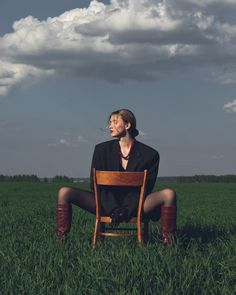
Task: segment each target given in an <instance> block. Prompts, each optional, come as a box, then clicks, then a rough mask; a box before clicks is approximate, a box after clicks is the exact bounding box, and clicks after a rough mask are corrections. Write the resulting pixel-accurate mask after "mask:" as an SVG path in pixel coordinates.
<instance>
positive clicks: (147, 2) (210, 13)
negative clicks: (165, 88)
mask: <svg viewBox="0 0 236 295" xmlns="http://www.w3.org/2000/svg"><path fill="white" fill-rule="evenodd" d="M233 16H234V17H233ZM234 19H236V1H233V0H226V1H220V0H202V1H197V0H188V1H187V0H178V1H176V0H163V1H158V0H112V1H111V3H110V4H107V5H105V4H103V3H101V2H98V1H91V3H90V5H89V7H88V8H83V9H79V8H78V9H73V10H71V11H67V12H65V13H63V14H62V15H60V16H58V17H54V18H48V19H47V20H45V21H39V20H38V19H36V18H34V17H32V16H28V17H26V18H23V19H20V20H18V21H16V22H14V24H13V32H12V33H9V34H6V35H4V36H2V37H1V38H0V95H5V94H7V92H8V91H9V90H10V89H11V88H12V87H14V86H15V85H19V84H24V83H25V81H26V80H29V78H30V79H32V78H33V79H35V78H36V79H38V78H40V77H43V76H45V75H51V74H59V75H65V76H67V77H68V76H69V75H71V76H77V77H82V78H96V79H104V80H108V81H120V80H125V79H134V80H150V79H157V78H158V77H159V76H160V75H161V74H162V73H163V72H165V71H170V70H178V69H185V68H190V67H206V66H209V65H212V66H217V67H219V68H220V67H221V66H222V65H230V66H232V64H233V63H235V60H236V59H235V58H236V24H235V23H234V21H233V20H234ZM231 73H232V75H233V76H234V75H235V72H234V71H231ZM227 74H228V73H227ZM228 75H229V74H228ZM228 79H229V78H228ZM221 80H222V81H224V77H221ZM232 81H235V80H232Z"/></svg>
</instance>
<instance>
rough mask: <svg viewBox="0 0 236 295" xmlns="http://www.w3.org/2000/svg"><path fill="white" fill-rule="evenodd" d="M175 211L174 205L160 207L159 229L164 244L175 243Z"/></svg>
mask: <svg viewBox="0 0 236 295" xmlns="http://www.w3.org/2000/svg"><path fill="white" fill-rule="evenodd" d="M176 211H177V210H176V206H162V207H161V230H162V242H163V244H164V245H172V244H174V243H175V238H174V234H175V230H176Z"/></svg>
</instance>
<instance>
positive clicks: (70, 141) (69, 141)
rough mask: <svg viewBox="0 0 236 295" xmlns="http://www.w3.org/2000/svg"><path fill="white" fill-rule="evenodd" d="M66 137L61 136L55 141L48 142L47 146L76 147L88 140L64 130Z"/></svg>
mask: <svg viewBox="0 0 236 295" xmlns="http://www.w3.org/2000/svg"><path fill="white" fill-rule="evenodd" d="M64 135H66V137H67V138H61V139H59V140H58V141H56V142H51V143H48V146H49V147H56V146H67V147H78V146H80V145H81V144H86V143H88V140H87V139H86V138H84V137H83V136H82V135H79V136H78V137H75V136H73V135H72V134H71V133H70V132H64Z"/></svg>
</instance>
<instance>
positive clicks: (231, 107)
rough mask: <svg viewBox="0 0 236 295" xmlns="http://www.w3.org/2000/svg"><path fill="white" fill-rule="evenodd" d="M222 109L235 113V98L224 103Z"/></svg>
mask: <svg viewBox="0 0 236 295" xmlns="http://www.w3.org/2000/svg"><path fill="white" fill-rule="evenodd" d="M223 109H224V110H225V111H226V112H227V113H236V99H234V100H233V101H231V102H228V103H226V104H225V105H224V107H223Z"/></svg>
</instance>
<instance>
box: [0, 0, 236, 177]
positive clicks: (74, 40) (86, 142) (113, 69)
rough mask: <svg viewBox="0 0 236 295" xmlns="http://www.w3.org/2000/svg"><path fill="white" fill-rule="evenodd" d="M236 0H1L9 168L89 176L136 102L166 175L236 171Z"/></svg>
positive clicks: (0, 70)
mask: <svg viewBox="0 0 236 295" xmlns="http://www.w3.org/2000/svg"><path fill="white" fill-rule="evenodd" d="M235 88H236V0H225V1H221V0H188V1H187V0H178V1H175V0H162V1H161V0H111V1H108V0H107V1H89V0H86V1H85V0H84V1H74V0H66V1H60V0H51V1H46V0H41V1H30V0H21V1H16V0H8V1H1V3H0V174H4V175H15V174H36V175H38V176H39V177H53V176H55V175H67V176H70V177H87V176H89V172H90V165H91V158H92V154H93V150H94V147H95V145H96V144H98V143H100V142H103V141H107V140H110V139H111V138H110V135H109V133H108V130H107V129H106V124H107V118H108V115H109V114H110V113H111V112H112V111H114V110H117V109H120V108H128V109H130V110H132V111H133V112H134V114H135V116H136V119H137V128H138V129H139V131H140V135H139V136H138V137H137V140H139V141H141V142H143V143H145V144H147V145H150V146H152V147H153V148H155V149H156V150H158V151H159V153H160V168H159V176H181V175H185V176H188V175H196V174H214V175H224V174H236V136H235V134H236V132H235V129H236V128H235V127H236V91H235V90H236V89H235Z"/></svg>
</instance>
